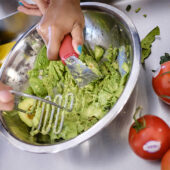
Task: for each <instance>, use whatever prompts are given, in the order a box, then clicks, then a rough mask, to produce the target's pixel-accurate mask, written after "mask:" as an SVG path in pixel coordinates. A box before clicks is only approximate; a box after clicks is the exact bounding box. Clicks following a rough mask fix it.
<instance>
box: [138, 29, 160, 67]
mask: <svg viewBox="0 0 170 170" xmlns="http://www.w3.org/2000/svg"><path fill="white" fill-rule="evenodd" d="M156 35H160V29H159V27H158V26H157V27H155V28H154V29H153V30H152V31H151V32H150V33H149V34H148V35H147V36H146V37H145V38H144V39H143V40H142V41H141V47H142V58H141V63H142V64H143V63H144V60H145V59H146V58H148V57H149V55H150V53H151V47H152V43H153V42H154V41H155V37H156Z"/></svg>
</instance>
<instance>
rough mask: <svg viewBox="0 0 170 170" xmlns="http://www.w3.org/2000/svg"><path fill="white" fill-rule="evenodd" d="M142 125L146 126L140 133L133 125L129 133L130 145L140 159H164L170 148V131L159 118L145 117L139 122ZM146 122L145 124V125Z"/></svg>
mask: <svg viewBox="0 0 170 170" xmlns="http://www.w3.org/2000/svg"><path fill="white" fill-rule="evenodd" d="M137 122H138V123H140V125H143V124H145V126H144V127H143V129H140V130H139V131H138V132H137V131H136V129H135V128H134V126H135V125H136V124H135V123H133V124H132V126H131V127H130V131H129V144H130V146H131V148H132V149H133V151H134V152H135V153H136V154H137V155H138V156H140V157H142V158H144V159H149V160H156V159H160V158H162V156H163V155H164V154H165V152H166V151H167V150H168V149H169V148H170V129H169V127H168V125H167V124H166V123H165V122H164V121H163V120H162V119H160V118H159V117H157V116H154V115H145V116H143V117H141V118H139V119H138V120H137ZM144 122H145V123H144Z"/></svg>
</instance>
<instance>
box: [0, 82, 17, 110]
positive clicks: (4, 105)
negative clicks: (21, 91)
mask: <svg viewBox="0 0 170 170" xmlns="http://www.w3.org/2000/svg"><path fill="white" fill-rule="evenodd" d="M9 90H11V87H9V86H7V85H5V84H3V83H2V82H0V110H5V111H10V110H12V109H13V107H14V96H13V95H12V94H11V93H10V92H9Z"/></svg>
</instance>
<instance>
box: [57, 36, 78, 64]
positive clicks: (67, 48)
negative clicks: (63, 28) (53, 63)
mask: <svg viewBox="0 0 170 170" xmlns="http://www.w3.org/2000/svg"><path fill="white" fill-rule="evenodd" d="M59 56H60V58H61V61H62V62H63V63H64V64H65V60H66V59H67V58H69V57H70V56H75V57H77V58H78V57H79V55H78V54H77V53H76V52H75V50H74V48H73V46H72V37H71V35H66V36H65V37H64V40H63V41H62V43H61V46H60V50H59Z"/></svg>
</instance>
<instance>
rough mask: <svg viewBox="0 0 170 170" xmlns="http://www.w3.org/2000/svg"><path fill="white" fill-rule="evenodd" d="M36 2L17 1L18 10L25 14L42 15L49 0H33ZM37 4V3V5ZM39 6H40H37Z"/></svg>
mask: <svg viewBox="0 0 170 170" xmlns="http://www.w3.org/2000/svg"><path fill="white" fill-rule="evenodd" d="M34 1H35V2H36V4H29V3H27V2H26V1H24V0H20V1H19V5H20V6H19V7H18V11H20V12H23V13H25V14H27V15H33V16H42V15H43V13H45V10H46V9H47V7H48V5H49V3H50V0H34ZM37 4H38V5H37ZM39 6H40V8H39Z"/></svg>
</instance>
